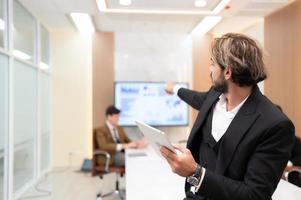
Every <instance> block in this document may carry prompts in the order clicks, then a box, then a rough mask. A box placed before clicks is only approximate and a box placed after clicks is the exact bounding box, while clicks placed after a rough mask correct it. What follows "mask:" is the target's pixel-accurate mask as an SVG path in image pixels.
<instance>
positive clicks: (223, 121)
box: [174, 86, 249, 192]
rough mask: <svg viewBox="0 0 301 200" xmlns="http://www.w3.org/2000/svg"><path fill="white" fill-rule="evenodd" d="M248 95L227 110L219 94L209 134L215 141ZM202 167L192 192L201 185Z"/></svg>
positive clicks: (176, 90) (177, 88) (204, 170)
mask: <svg viewBox="0 0 301 200" xmlns="http://www.w3.org/2000/svg"><path fill="white" fill-rule="evenodd" d="M179 89H180V87H179V86H175V87H174V94H178V91H179ZM248 97H249V96H247V97H246V98H245V99H244V100H243V101H242V102H241V103H240V104H238V105H237V106H236V107H235V108H233V109H232V110H231V111H227V99H226V96H225V95H224V94H221V95H220V96H219V100H218V101H217V102H216V104H215V105H214V109H213V116H212V129H211V134H212V136H213V138H214V139H215V141H216V142H218V141H219V140H220V139H221V138H222V137H223V135H224V134H225V132H226V131H227V129H228V127H229V126H230V124H231V122H232V120H233V119H234V117H235V115H236V114H237V112H238V111H239V110H240V108H241V107H242V106H243V104H244V103H245V102H246V100H247V99H248ZM202 168H203V173H202V176H201V180H200V183H199V185H198V186H197V187H196V188H194V187H191V190H192V192H197V191H198V190H199V188H200V187H201V184H202V182H203V179H204V176H205V173H206V169H205V168H204V167H202Z"/></svg>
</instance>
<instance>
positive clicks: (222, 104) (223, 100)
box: [217, 94, 250, 115]
mask: <svg viewBox="0 0 301 200" xmlns="http://www.w3.org/2000/svg"><path fill="white" fill-rule="evenodd" d="M249 96H250V95H248V96H247V97H246V98H245V99H244V100H243V101H242V102H240V104H238V105H237V106H236V107H235V108H233V109H232V110H231V111H227V107H226V106H227V99H226V96H225V95H224V94H221V95H220V96H219V101H218V102H217V104H218V106H219V107H220V108H221V109H223V110H224V111H225V112H226V113H229V114H234V115H235V114H236V113H237V112H238V111H239V109H240V108H241V107H242V106H243V104H244V103H245V102H246V100H247V99H248V98H249Z"/></svg>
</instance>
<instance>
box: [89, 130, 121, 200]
mask: <svg viewBox="0 0 301 200" xmlns="http://www.w3.org/2000/svg"><path fill="white" fill-rule="evenodd" d="M99 155H100V156H104V157H105V158H106V162H105V164H104V165H99V164H98V163H97V156H99ZM110 159H111V155H110V154H109V153H108V152H106V151H103V150H101V149H100V147H99V146H98V143H97V141H96V129H94V130H93V158H92V176H99V177H100V178H101V179H103V175H105V174H108V173H115V174H116V182H115V189H114V190H113V191H111V192H109V193H106V194H102V193H101V192H100V193H98V194H97V200H102V198H105V197H109V196H113V195H114V196H117V197H119V198H120V199H121V200H123V199H125V195H124V193H123V192H121V191H120V188H119V176H120V177H122V176H123V175H124V173H125V167H124V166H121V167H120V166H114V165H110Z"/></svg>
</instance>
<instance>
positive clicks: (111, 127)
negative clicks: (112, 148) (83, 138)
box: [106, 121, 122, 151]
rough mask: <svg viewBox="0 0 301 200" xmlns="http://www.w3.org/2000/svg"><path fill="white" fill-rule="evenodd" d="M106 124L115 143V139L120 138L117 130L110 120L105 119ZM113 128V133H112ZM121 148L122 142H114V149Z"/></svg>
mask: <svg viewBox="0 0 301 200" xmlns="http://www.w3.org/2000/svg"><path fill="white" fill-rule="evenodd" d="M106 124H107V126H108V127H109V130H110V133H111V135H112V138H113V140H114V141H115V142H116V143H117V140H120V138H119V135H118V130H117V128H115V127H114V126H113V125H112V124H110V122H108V121H106ZM114 129H115V133H116V135H115V133H114ZM121 150H122V144H116V151H121Z"/></svg>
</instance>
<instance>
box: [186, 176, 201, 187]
mask: <svg viewBox="0 0 301 200" xmlns="http://www.w3.org/2000/svg"><path fill="white" fill-rule="evenodd" d="M187 182H188V183H189V184H190V185H193V186H197V185H198V184H199V180H198V179H197V178H196V177H189V178H188V179H187Z"/></svg>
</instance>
